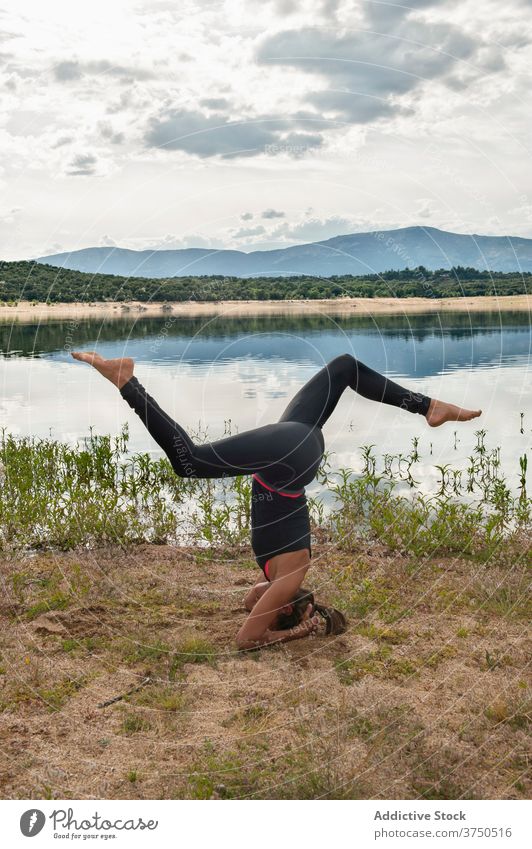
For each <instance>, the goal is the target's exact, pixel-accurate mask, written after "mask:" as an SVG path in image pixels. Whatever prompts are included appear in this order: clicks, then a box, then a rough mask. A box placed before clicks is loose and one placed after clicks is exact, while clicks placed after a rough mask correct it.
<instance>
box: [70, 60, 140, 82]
mask: <svg viewBox="0 0 532 849" xmlns="http://www.w3.org/2000/svg"><path fill="white" fill-rule="evenodd" d="M53 74H54V77H55V79H56V80H57V81H58V82H61V83H68V82H73V81H74V80H79V79H81V78H82V77H87V76H98V77H99V76H105V77H120V78H124V77H125V78H127V79H137V80H147V79H152V78H153V76H154V75H153V73H152V72H151V71H148V70H146V69H145V68H139V67H133V66H132V67H126V66H124V65H118V64H113V63H112V62H108V61H107V60H106V59H99V60H97V61H91V62H80V61H79V60H78V59H65V60H63V61H61V62H58V63H57V64H56V65H55V66H54V68H53Z"/></svg>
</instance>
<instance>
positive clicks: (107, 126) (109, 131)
mask: <svg viewBox="0 0 532 849" xmlns="http://www.w3.org/2000/svg"><path fill="white" fill-rule="evenodd" d="M98 129H99V131H100V135H101V136H102V138H104V139H105V140H106V141H110V142H111V144H122V142H123V141H124V138H125V136H124V133H121V132H117V131H116V130H114V129H113V126H112V124H111V123H110V121H100V122H99V123H98Z"/></svg>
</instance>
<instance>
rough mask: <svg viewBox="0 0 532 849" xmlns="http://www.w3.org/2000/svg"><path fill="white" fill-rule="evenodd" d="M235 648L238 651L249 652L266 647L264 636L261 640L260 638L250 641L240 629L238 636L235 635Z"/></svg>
mask: <svg viewBox="0 0 532 849" xmlns="http://www.w3.org/2000/svg"><path fill="white" fill-rule="evenodd" d="M235 642H236V646H237V649H238V651H250V650H251V649H258V648H260V647H261V646H264V645H266V642H267V640H266V635H264V636H263V638H262V639H261V638H260V637H259V638H258V639H257V638H255V639H251V638H250V637H249V635H248V634H246V633H245V631H244V629H243V628H241V629H240V631H239V632H238V634H237V635H236V639H235Z"/></svg>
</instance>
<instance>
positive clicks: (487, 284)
mask: <svg viewBox="0 0 532 849" xmlns="http://www.w3.org/2000/svg"><path fill="white" fill-rule="evenodd" d="M531 279H532V272H522V273H521V272H515V273H503V272H492V271H478V270H477V269H475V268H465V267H462V266H456V267H454V268H451V269H443V268H442V269H437V270H435V271H430V270H428V269H426V268H424V267H423V266H419V267H417V268H414V269H409V268H407V269H401V270H398V271H386V272H383V273H381V274H368V275H365V276H362V277H357V276H353V275H349V274H344V275H333V276H331V277H314V276H312V275H308V274H301V275H292V276H289V277H248V278H242V277H232V276H218V275H214V276H212V275H190V276H187V277H169V278H165V279H152V278H146V277H120V276H118V275H114V274H88V273H85V272H81V271H71V270H69V269H64V268H56V267H54V266H51V265H44V264H42V263H37V262H33V261H30V262H26V261H21V262H5V261H0V301H2V302H4V303H6V302H8V303H16V302H18V301H34V302H36V303H72V302H86V303H90V302H95V301H119V302H120V301H122V302H127V301H141V302H151V301H162V302H167V303H173V302H183V301H198V302H202V301H203V302H205V301H213V302H216V301H222V300H235V301H239V300H251V301H264V300H279V301H284V300H315V299H318V298H342V297H361V298H380V297H386V298H408V297H424V298H450V297H471V296H474V295H522V294H527V293H528V292H529V291H530V283H531Z"/></svg>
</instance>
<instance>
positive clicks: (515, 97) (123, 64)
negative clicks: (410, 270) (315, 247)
mask: <svg viewBox="0 0 532 849" xmlns="http://www.w3.org/2000/svg"><path fill="white" fill-rule="evenodd" d="M531 12H532V2H531V1H530V0H505V2H504V4H502V3H500V0H497V2H493V0H482V2H481V0H460V2H455V0H443V2H437V0H434V1H432V0H410V2H409V3H408V5H406V4H405V5H399V4H397V3H391V2H369V0H368V2H366V0H356V2H343V0H307V2H295V0H245V1H244V0H226V2H216V0H213V2H209V0H196V2H191V0H174V2H170V0H139V2H134V0H105V2H103V0H91V2H90V3H88V4H79V3H73V2H72V0H69V2H64V0H46V3H42V2H39V3H37V2H34V0H16V2H13V0H7V2H2V0H0V259H4V260H13V259H28V258H31V257H35V256H41V255H46V254H51V253H55V252H59V251H71V250H77V249H79V248H85V247H93V246H104V245H117V246H119V247H125V248H131V249H136V250H141V249H146V248H160V249H161V248H188V247H201V248H213V249H220V248H230V249H234V250H243V251H250V250H267V249H271V248H282V247H288V246H290V245H294V244H301V243H305V242H312V241H320V240H324V239H328V238H331V237H333V236H336V235H341V234H346V233H352V232H363V231H368V230H381V229H392V228H395V227H407V226H413V225H420V226H430V227H439V228H441V229H445V230H452V231H454V232H458V233H480V234H489V235H516V236H525V237H531V238H532V172H531V169H530V167H529V148H530V114H531V108H530V106H531V104H530V100H531V93H530V92H531V86H530V68H531V67H532V15H531Z"/></svg>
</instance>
